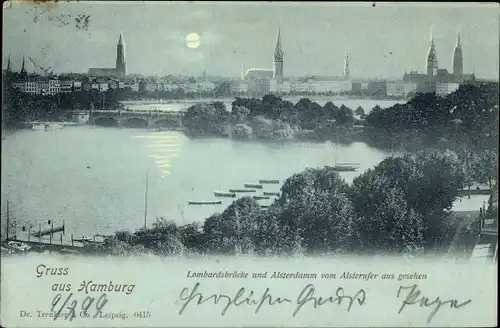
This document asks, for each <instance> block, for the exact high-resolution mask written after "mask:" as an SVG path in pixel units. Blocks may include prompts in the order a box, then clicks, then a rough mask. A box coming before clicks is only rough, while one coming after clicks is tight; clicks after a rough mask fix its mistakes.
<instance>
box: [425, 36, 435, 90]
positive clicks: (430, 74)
mask: <svg viewBox="0 0 500 328" xmlns="http://www.w3.org/2000/svg"><path fill="white" fill-rule="evenodd" d="M426 68H427V79H428V80H429V81H432V80H433V79H434V76H435V75H436V74H437V70H438V62H437V55H436V48H435V46H434V35H433V28H432V26H431V46H430V47H429V52H428V53H427V62H426Z"/></svg>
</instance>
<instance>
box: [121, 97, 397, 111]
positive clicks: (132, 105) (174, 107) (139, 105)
mask: <svg viewBox="0 0 500 328" xmlns="http://www.w3.org/2000/svg"><path fill="white" fill-rule="evenodd" d="M302 98H309V99H310V100H311V101H315V102H317V103H318V104H319V105H321V106H324V105H325V104H326V103H327V102H328V101H332V102H333V103H334V104H335V105H336V106H339V107H340V106H341V105H345V106H347V107H349V108H351V109H352V110H355V109H356V108H358V107H359V106H361V107H363V109H364V110H365V114H368V113H369V112H370V111H371V110H372V109H373V107H375V106H376V105H379V106H380V107H382V108H387V107H391V106H393V105H395V104H398V103H404V101H390V100H384V101H380V100H369V99H345V98H337V99H336V98H333V99H332V98H331V97H305V96H304V97H299V96H294V97H283V99H284V100H288V101H291V102H292V103H294V104H295V103H297V102H299V100H300V99H302ZM212 101H214V99H196V100H194V99H193V100H179V101H178V102H173V101H169V102H168V103H167V101H162V102H161V103H160V102H158V101H124V102H122V103H123V105H124V106H125V108H128V109H130V110H141V111H142V110H161V111H180V110H185V109H187V108H188V107H190V106H192V105H194V104H196V103H200V102H212ZM217 101H221V102H223V103H224V104H225V105H226V109H227V110H228V111H230V110H231V107H232V105H231V104H232V102H233V101H234V98H230V99H229V98H226V99H217Z"/></svg>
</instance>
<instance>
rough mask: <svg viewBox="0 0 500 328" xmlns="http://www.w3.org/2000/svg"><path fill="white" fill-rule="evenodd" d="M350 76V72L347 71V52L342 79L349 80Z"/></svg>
mask: <svg viewBox="0 0 500 328" xmlns="http://www.w3.org/2000/svg"><path fill="white" fill-rule="evenodd" d="M349 78H350V73H349V53H347V52H346V53H345V59H344V79H346V80H349Z"/></svg>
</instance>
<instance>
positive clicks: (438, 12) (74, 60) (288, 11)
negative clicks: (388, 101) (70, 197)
mask: <svg viewBox="0 0 500 328" xmlns="http://www.w3.org/2000/svg"><path fill="white" fill-rule="evenodd" d="M243 5H245V11H241V10H238V5H235V4H230V5H223V4H201V3H196V4H195V3H189V4H183V3H177V4H172V3H169V4H165V3H163V4H156V3H142V2H141V3H132V4H126V5H125V4H122V5H118V4H116V3H115V4H102V3H92V4H90V3H85V2H79V3H78V5H76V4H75V3H70V4H65V3H64V4H58V5H52V6H51V7H50V8H49V7H47V5H38V7H36V9H35V6H33V5H27V4H19V3H14V4H13V5H12V7H11V8H10V9H5V8H4V22H5V23H4V26H5V27H6V28H4V32H3V33H4V44H3V48H4V49H3V50H4V51H3V53H4V56H3V67H6V65H7V57H8V55H9V54H10V55H11V60H12V65H11V66H12V69H14V70H16V69H19V68H20V65H21V57H22V55H23V54H24V55H25V56H31V57H32V58H35V59H36V60H37V61H39V62H41V63H43V64H42V65H44V66H51V67H53V68H55V72H56V73H62V72H77V73H86V72H87V70H88V68H89V67H113V66H114V63H115V59H116V56H115V54H116V37H117V35H119V33H120V32H123V34H124V36H125V38H126V40H127V66H128V72H129V73H130V74H143V75H155V74H156V75H159V76H162V75H168V74H173V75H177V74H181V75H193V76H199V75H202V73H203V72H204V71H206V72H207V73H208V74H210V75H220V76H233V77H236V76H239V74H240V72H241V67H242V65H245V67H247V68H271V67H272V65H273V54H274V50H275V46H276V32H277V18H279V22H280V30H281V44H282V48H283V52H284V57H285V60H284V69H283V70H284V76H285V77H290V76H304V75H333V76H341V75H342V72H343V69H344V57H345V54H346V53H349V69H350V76H352V77H360V78H394V77H396V78H400V77H401V76H402V75H403V74H404V72H405V71H408V72H409V71H419V72H421V73H425V65H424V63H425V59H426V57H427V52H428V49H429V45H430V37H429V28H430V26H431V25H432V26H433V37H434V43H435V47H436V53H437V56H438V58H439V68H444V69H447V70H448V71H449V72H452V71H453V61H452V58H453V54H454V49H455V45H456V35H457V32H460V39H461V45H462V54H463V66H464V72H467V73H475V74H476V76H477V77H478V78H487V79H498V34H497V32H498V31H497V30H496V29H491V28H490V27H491V26H492V23H493V22H495V21H496V23H497V24H498V12H496V11H492V10H491V9H492V7H491V6H488V5H481V6H477V5H476V6H472V5H468V6H465V5H454V6H453V7H452V6H450V5H441V6H436V5H430V6H429V8H425V7H415V6H409V5H398V6H394V4H390V5H389V4H385V5H384V4H377V5H376V7H375V8H374V7H372V5H371V4H368V3H363V4H352V5H335V4H320V3H317V4H316V5H315V6H313V7H311V6H308V7H305V6H301V5H300V4H265V6H268V7H269V10H265V11H262V4H260V6H254V5H251V4H248V3H245V4H243ZM40 8H42V9H43V10H42V9H40ZM160 8H161V9H165V13H164V10H160ZM495 8H496V7H495ZM167 9H168V13H166V10H167ZM266 9H267V8H266ZM44 10H45V11H44ZM236 12H238V15H236V14H235V13H236ZM79 13H85V14H87V15H89V16H90V22H89V27H88V29H87V30H84V29H77V28H75V27H74V26H73V25H68V26H62V27H61V26H60V25H61V24H59V23H58V21H61V20H60V19H59V18H60V17H61V15H67V16H69V15H73V16H75V15H78V14H79ZM231 13H233V14H231ZM373 13H375V15H377V16H378V17H380V24H376V25H374V24H372V22H373V17H371V16H372V15H373ZM34 17H37V19H33V18H34ZM145 17H149V20H147V19H145ZM165 17H168V19H165ZM304 17H306V18H308V19H303V18H304ZM311 17H313V19H310V18H311ZM123 19H125V20H126V22H124V21H122V20H123ZM370 19H371V22H370ZM20 21H21V22H23V23H22V24H19V22H20ZM14 22H16V24H14ZM153 22H155V24H153ZM313 22H314V24H312V23H313ZM368 24H369V26H368ZM460 25H461V27H460ZM405 29H406V33H402V32H401V31H402V30H405ZM366 32H370V33H366ZM193 33H195V34H198V35H199V38H200V40H199V46H197V47H191V46H190V43H189V42H187V41H186V37H187V36H188V35H190V34H193ZM48 35H50V36H52V38H50V39H49V38H47V36H48ZM381 35H382V36H383V37H380V36H381ZM374 36H379V37H376V38H374ZM197 42H198V41H197ZM256 43H258V44H259V46H258V47H257V46H256ZM374 63H375V65H374ZM30 68H31V69H30ZM28 70H31V71H32V67H28Z"/></svg>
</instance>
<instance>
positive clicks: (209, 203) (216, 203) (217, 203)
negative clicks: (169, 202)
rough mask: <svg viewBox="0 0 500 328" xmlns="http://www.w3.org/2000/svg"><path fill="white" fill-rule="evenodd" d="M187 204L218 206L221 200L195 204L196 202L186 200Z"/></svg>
mask: <svg viewBox="0 0 500 328" xmlns="http://www.w3.org/2000/svg"><path fill="white" fill-rule="evenodd" d="M188 204H189V205H220V204H222V201H221V200H214V201H199V202H196V201H192V200H188Z"/></svg>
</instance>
